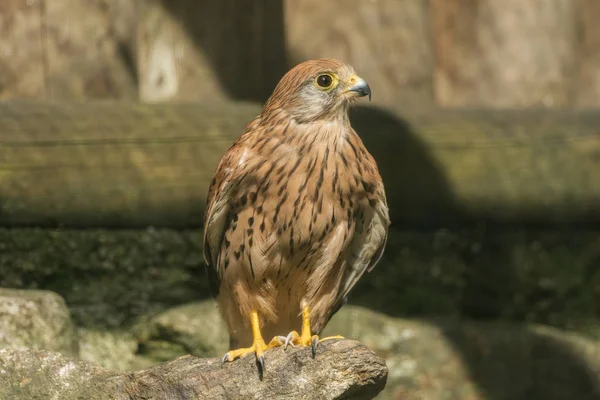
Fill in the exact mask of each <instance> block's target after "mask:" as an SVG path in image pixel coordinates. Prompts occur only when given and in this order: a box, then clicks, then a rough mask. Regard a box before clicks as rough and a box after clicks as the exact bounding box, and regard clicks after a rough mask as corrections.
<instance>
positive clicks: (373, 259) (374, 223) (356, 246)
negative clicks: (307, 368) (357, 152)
mask: <svg viewBox="0 0 600 400" xmlns="http://www.w3.org/2000/svg"><path fill="white" fill-rule="evenodd" d="M381 193H382V196H380V200H379V201H378V202H377V203H376V205H375V207H374V208H372V209H370V212H369V213H368V215H367V216H366V218H365V223H364V225H365V226H363V227H362V229H356V230H355V234H354V237H353V239H352V241H351V242H350V244H349V246H348V249H347V257H346V260H345V266H344V276H343V277H342V281H341V282H340V290H339V292H338V295H337V297H336V300H335V302H334V306H333V307H332V309H331V314H330V315H329V318H331V317H332V316H333V315H334V314H335V313H336V312H337V311H338V310H339V309H340V308H341V307H342V306H343V305H344V304H345V303H346V301H347V297H348V294H349V293H350V291H351V290H352V288H353V287H354V286H355V285H356V283H357V282H358V280H359V279H360V278H361V276H363V275H364V273H365V272H371V271H372V270H373V268H375V265H377V263H378V262H379V260H380V259H381V256H382V255H383V250H384V248H385V244H386V242H387V236H388V229H389V225H390V219H389V211H388V207H387V202H386V199H385V195H384V194H383V193H384V192H383V190H382V191H381ZM329 318H328V319H329Z"/></svg>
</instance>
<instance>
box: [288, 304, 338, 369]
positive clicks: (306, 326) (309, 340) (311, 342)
mask: <svg viewBox="0 0 600 400" xmlns="http://www.w3.org/2000/svg"><path fill="white" fill-rule="evenodd" d="M343 338H344V337H343V336H339V335H338V336H328V337H325V338H322V339H321V338H319V335H313V334H311V330H310V309H309V308H308V306H306V307H304V309H303V310H302V334H301V335H298V332H296V331H291V332H290V333H289V335H287V338H286V339H285V344H284V347H283V348H284V349H287V346H288V344H291V345H292V346H295V345H299V346H311V348H312V354H313V357H314V356H315V355H316V354H317V344H318V343H319V342H323V341H325V340H331V339H343Z"/></svg>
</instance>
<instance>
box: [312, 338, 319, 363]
mask: <svg viewBox="0 0 600 400" xmlns="http://www.w3.org/2000/svg"><path fill="white" fill-rule="evenodd" d="M317 343H319V339H317V338H314V339H313V340H312V342H311V350H312V355H313V358H315V356H316V355H317Z"/></svg>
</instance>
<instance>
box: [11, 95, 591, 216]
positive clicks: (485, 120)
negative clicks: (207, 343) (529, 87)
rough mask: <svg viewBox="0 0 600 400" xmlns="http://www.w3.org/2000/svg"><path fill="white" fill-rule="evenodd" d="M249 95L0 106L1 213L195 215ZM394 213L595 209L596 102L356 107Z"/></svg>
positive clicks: (586, 212)
mask: <svg viewBox="0 0 600 400" xmlns="http://www.w3.org/2000/svg"><path fill="white" fill-rule="evenodd" d="M259 112H260V108H259V107H257V106H255V105H249V104H239V103H238V104H236V103H221V104H185V105H139V104H137V105H136V104H120V103H88V104H71V105H67V104H40V103H35V104H27V103H5V104H2V105H0V160H2V168H1V169H0V204H1V206H2V208H1V209H0V224H2V225H4V226H27V225H36V226H50V227H53V226H68V227H129V228H134V227H145V226H149V225H150V226H156V227H176V228H182V227H199V226H201V224H202V218H203V213H204V203H205V201H206V197H205V196H206V190H207V189H208V186H209V184H210V180H211V179H212V175H213V173H214V170H215V168H216V166H217V163H218V162H219V160H220V159H221V157H222V156H223V155H224V154H225V152H226V151H227V149H228V147H229V146H230V145H231V144H232V142H233V141H234V140H235V139H236V138H237V137H238V136H239V135H240V134H241V133H242V132H243V131H244V127H245V125H246V124H247V123H248V122H249V121H250V120H251V119H252V118H253V117H254V116H256V115H257V114H258V113H259ZM351 119H352V123H353V126H354V128H355V129H356V131H357V132H359V134H360V135H361V136H362V138H363V140H364V142H365V144H366V146H367V148H368V149H369V151H370V152H371V153H372V154H373V155H374V157H375V159H376V160H377V162H378V165H379V167H380V170H381V173H382V175H383V179H384V182H385V185H386V190H387V196H388V202H389V205H390V209H391V216H392V219H393V221H394V222H395V223H398V224H399V225H400V226H406V224H416V225H418V226H422V225H431V224H435V225H437V226H439V225H440V224H448V223H452V222H456V221H458V222H462V221H464V219H478V220H488V221H492V222H493V221H497V222H503V223H514V222H517V223H542V224H554V223H581V222H590V223H598V222H600V133H599V131H598V129H597V127H598V126H600V112H598V111H594V110H588V111H543V110H537V111H491V110H487V111H486V110H436V109H414V110H410V109H402V110H398V109H395V108H389V109H383V108H366V107H357V108H356V109H354V110H353V111H352V112H351Z"/></svg>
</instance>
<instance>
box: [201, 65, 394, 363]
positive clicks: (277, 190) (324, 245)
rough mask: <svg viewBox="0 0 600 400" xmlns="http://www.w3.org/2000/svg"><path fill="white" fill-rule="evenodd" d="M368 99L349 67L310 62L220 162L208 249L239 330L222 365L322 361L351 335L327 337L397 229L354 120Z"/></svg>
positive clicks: (211, 273) (215, 288) (225, 310)
mask: <svg viewBox="0 0 600 400" xmlns="http://www.w3.org/2000/svg"><path fill="white" fill-rule="evenodd" d="M364 96H368V97H369V100H370V99H371V89H370V88H369V85H368V84H367V82H365V80H363V79H362V78H360V77H359V76H358V75H356V73H355V72H354V69H353V68H352V67H351V66H350V65H347V64H345V63H343V62H341V61H338V60H334V59H322V60H310V61H305V62H302V63H300V64H298V65H296V66H295V67H294V68H292V69H291V70H290V71H289V72H287V73H286V74H285V75H284V76H283V78H282V79H281V80H280V81H279V83H278V84H277V86H276V88H275V90H274V91H273V93H272V95H271V97H270V98H269V99H268V100H267V102H266V103H265V105H264V108H263V110H262V112H261V113H260V114H259V115H258V116H257V117H255V118H254V119H253V120H252V121H251V122H250V123H249V124H248V126H247V127H246V130H245V132H244V134H243V135H241V136H240V137H239V138H238V139H237V140H236V141H235V142H234V143H233V145H232V146H231V147H230V148H229V150H228V151H227V153H226V154H225V156H224V157H223V158H222V159H221V161H220V163H219V165H218V167H217V170H216V172H215V175H214V178H213V180H212V182H211V185H210V188H209V192H208V199H207V205H206V213H205V218H204V240H203V249H204V259H205V263H206V270H207V274H208V278H209V282H210V287H211V292H212V294H213V296H214V297H215V298H216V301H217V304H218V306H219V310H220V313H221V315H222V317H223V318H224V320H225V321H226V323H227V326H228V330H229V337H230V342H229V348H230V350H229V352H227V353H226V354H225V355H224V357H223V359H222V364H223V363H225V362H227V361H233V360H235V359H237V358H239V357H242V356H245V355H247V354H251V353H253V354H255V356H256V359H257V362H258V363H259V364H260V366H261V368H262V369H263V370H264V367H265V359H264V353H265V351H266V350H267V349H269V348H273V347H278V346H282V345H283V346H284V348H287V346H288V344H291V345H294V346H311V348H312V353H313V357H314V356H315V354H316V346H317V344H318V342H319V341H323V340H328V339H334V338H341V336H332V337H329V338H321V339H320V338H319V336H318V335H319V333H320V332H321V331H322V329H323V328H324V327H325V325H326V324H327V322H328V321H329V319H330V318H331V317H332V315H333V314H334V313H336V312H337V311H338V310H339V308H340V307H341V306H342V305H343V304H344V303H345V301H346V298H347V296H348V293H349V292H350V290H351V289H352V287H353V286H354V285H355V284H356V283H357V281H358V280H359V279H360V277H361V276H362V275H363V274H364V273H365V271H371V270H372V269H373V267H374V266H375V264H377V262H378V261H379V259H380V258H381V255H382V253H383V250H384V247H385V243H386V240H387V234H388V227H389V224H390V221H389V212H388V206H387V201H386V196H385V191H384V186H383V182H382V179H381V176H380V174H379V171H378V168H377V164H376V162H375V160H374V158H373V157H372V156H371V154H370V153H369V152H368V151H367V149H366V148H365V146H364V144H363V142H362V140H361V139H360V137H359V136H358V134H357V133H356V132H355V131H354V129H352V126H351V125H350V120H349V117H348V107H349V106H350V104H352V103H353V102H354V101H355V100H356V99H358V98H359V97H364ZM298 331H300V333H298ZM286 334H287V335H286ZM264 337H267V338H269V337H272V338H273V339H272V340H271V341H270V342H269V343H268V344H267V343H266V342H265V340H264ZM240 346H246V347H242V348H238V347H240Z"/></svg>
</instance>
